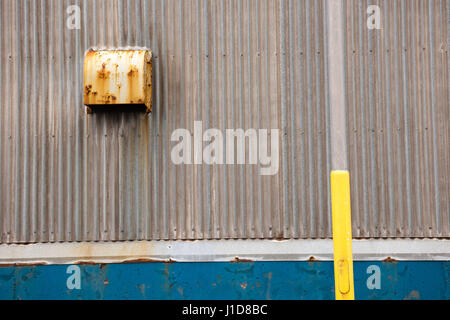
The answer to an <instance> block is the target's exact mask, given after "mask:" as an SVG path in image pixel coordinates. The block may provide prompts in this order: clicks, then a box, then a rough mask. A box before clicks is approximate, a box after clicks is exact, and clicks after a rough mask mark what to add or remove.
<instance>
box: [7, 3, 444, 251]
mask: <svg viewBox="0 0 450 320" xmlns="http://www.w3.org/2000/svg"><path fill="white" fill-rule="evenodd" d="M0 3H1V11H0V19H1V20H0V27H1V41H0V62H1V63H0V74H1V82H0V92H1V94H0V99H1V100H0V108H1V109H0V114H1V115H2V116H1V130H0V161H1V163H0V170H1V177H2V179H1V184H0V197H1V199H0V200H1V202H0V210H1V211H0V214H1V217H0V230H1V232H2V233H1V242H4V243H5V242H6V243H11V242H48V241H82V240H135V239H210V238H298V237H299V238H323V237H330V236H331V224H330V222H331V218H330V217H331V215H330V200H329V191H328V190H329V175H328V173H329V169H330V157H329V154H330V152H329V150H330V145H329V138H330V137H329V131H328V130H327V129H328V127H329V109H328V100H327V99H328V87H327V69H326V56H327V54H326V53H327V51H326V50H327V47H326V35H325V33H326V24H325V23H326V14H325V13H326V12H325V10H326V8H325V1H312V0H311V1H303V0H301V1H272V0H268V1H257V0H249V1H207V0H204V1H181V0H180V1H175V0H170V1H165V0H162V1H159V0H154V1H152V0H148V1H145V0H140V1H139V0H136V1H133V0H128V1H121V0H114V1H60V0H54V1H24V0H22V1H14V0H3V1H1V2H0ZM72 4H77V5H79V6H80V8H81V29H80V30H70V29H68V28H67V27H66V19H67V17H68V14H67V13H66V8H67V7H68V6H69V5H72ZM366 4H367V3H366V2H364V1H363V2H359V1H354V2H352V1H348V2H346V7H347V8H346V10H347V12H348V14H347V20H346V23H347V35H346V39H347V40H348V41H349V42H348V43H349V44H348V46H347V58H348V61H347V62H348V65H347V75H346V76H347V91H348V97H347V98H348V106H349V138H350V148H349V153H350V155H349V159H350V170H351V171H350V172H351V179H352V201H353V202H352V203H353V208H352V210H353V217H354V220H353V221H354V231H353V232H354V235H355V236H358V237H378V236H405V237H407V236H436V237H442V236H444V237H448V235H449V230H448V225H449V220H448V219H449V204H448V202H449V179H448V177H449V176H450V164H449V160H448V159H449V156H450V154H449V141H448V137H449V133H448V130H449V129H448V127H449V108H448V101H449V99H448V98H449V89H448V88H449V83H448V53H447V47H448V32H449V31H448V29H449V21H448V14H449V13H448V12H449V1H448V0H447V1H444V0H443V1H430V2H428V1H416V2H414V1H411V3H410V1H404V2H401V1H398V2H397V1H387V2H386V3H384V2H383V3H381V4H380V5H381V7H382V11H383V13H384V14H385V15H386V16H389V19H388V20H386V21H385V20H384V19H383V30H380V31H369V30H367V28H366V27H365V26H366V17H367V14H366V13H365V9H366V7H367V5H366ZM402 6H403V7H402ZM394 7H395V9H394ZM404 7H405V8H404ZM402 8H403V9H405V10H402ZM412 8H413V9H412ZM411 10H415V11H411ZM411 18H414V19H416V20H417V21H418V23H419V24H420V25H419V26H417V25H415V24H414V23H413V22H414V21H413V19H411ZM402 19H403V20H402ZM402 21H403V22H405V21H407V22H408V23H403V22H402ZM393 30H396V32H394V31H393ZM385 35H389V37H386V36H385ZM405 43H407V45H405ZM92 47H97V48H117V47H122V48H123V47H147V48H149V49H151V50H152V52H153V94H154V96H153V99H152V100H153V112H152V113H151V114H148V115H147V114H144V113H94V114H91V115H87V114H85V112H84V107H83V105H82V103H83V101H82V94H83V90H82V85H83V83H82V70H83V57H84V53H85V51H86V50H87V49H89V48H92ZM404 47H405V48H406V49H407V51H403V48H404ZM422 48H425V49H422ZM386 49H390V51H389V52H387V51H386ZM353 50H354V52H353ZM370 50H372V52H370ZM405 72H406V74H405ZM396 77H397V78H396ZM405 81H408V82H407V83H406V82H405ZM414 81H415V82H414ZM397 87H398V88H397ZM396 88H397V89H396ZM371 97H373V99H372V98H371ZM405 98H406V99H408V100H407V101H408V103H407V104H405V103H404V101H405ZM397 101H398V103H397ZM408 110H413V111H414V112H413V113H410V116H409V117H405V116H404V115H405V114H406V111H408ZM194 120H202V121H203V127H204V128H218V129H221V130H223V131H224V130H225V129H226V128H243V129H244V130H245V129H248V128H256V129H259V128H269V129H270V128H279V129H280V130H281V132H280V169H279V171H278V174H277V175H274V176H261V175H260V174H259V168H258V166H257V165H239V166H238V165H233V166H231V165H229V166H227V165H212V166H211V165H179V166H175V165H174V164H173V163H172V162H171V160H170V151H171V148H172V146H173V145H174V144H175V143H173V142H170V135H171V133H172V131H173V130H175V129H177V128H187V129H189V130H190V131H191V132H193V122H194ZM398 128H399V129H398ZM405 128H406V129H405ZM372 130H373V131H372ZM405 130H406V131H405ZM363 132H364V133H363ZM407 133H408V134H407ZM416 159H419V160H418V161H417V160H416ZM417 172H418V173H420V175H419V176H418V175H417ZM407 174H410V176H408V178H407ZM417 195H419V197H417ZM418 198H419V199H418ZM418 201H419V203H418ZM417 203H418V204H417ZM420 226H421V228H420Z"/></svg>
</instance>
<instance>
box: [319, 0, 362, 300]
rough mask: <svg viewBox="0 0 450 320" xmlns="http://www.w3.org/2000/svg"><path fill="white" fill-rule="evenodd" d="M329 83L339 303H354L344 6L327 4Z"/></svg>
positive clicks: (332, 0) (337, 1) (333, 0)
mask: <svg viewBox="0 0 450 320" xmlns="http://www.w3.org/2000/svg"><path fill="white" fill-rule="evenodd" d="M326 3H327V31H328V34H327V42H328V74H329V77H328V81H329V88H330V120H331V121H330V132H331V177H330V179H331V180H330V182H331V210H332V223H333V253H334V279H335V281H334V282H335V293H336V299H337V300H353V299H354V298H355V293H354V285H353V259H352V229H351V226H352V224H351V214H350V178H349V172H348V160H347V108H346V104H345V76H344V71H345V70H344V66H345V59H344V36H343V34H344V30H345V26H344V23H343V16H344V6H343V1H342V0H328V1H327V2H326Z"/></svg>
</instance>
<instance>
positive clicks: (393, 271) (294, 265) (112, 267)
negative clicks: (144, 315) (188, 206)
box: [0, 261, 450, 300]
mask: <svg viewBox="0 0 450 320" xmlns="http://www.w3.org/2000/svg"><path fill="white" fill-rule="evenodd" d="M374 265H375V266H378V267H379V272H380V282H379V284H380V289H376V288H374V289H372V290H371V289H368V286H367V279H368V278H369V277H371V276H373V272H370V270H372V269H373V270H378V269H377V268H376V267H375V268H374V267H372V268H369V267H370V266H374ZM69 267H70V266H68V265H48V266H44V265H37V266H14V267H0V298H1V299H233V300H235V299H236V300H238V299H334V282H333V263H332V262H331V261H326V262H320V261H311V262H306V261H300V262H299V261H296V262H294V261H292V262H239V263H228V262H205V263H125V264H97V265H77V267H76V268H75V269H76V270H79V271H80V272H79V275H80V285H81V287H80V289H68V286H67V282H68V278H69V277H72V278H71V279H69V282H70V283H74V282H71V281H70V280H73V276H74V275H75V274H74V273H72V272H70V273H67V270H68V268H69ZM78 267H79V269H78ZM354 268H355V270H354V274H355V291H356V299H446V300H448V299H449V298H450V289H449V288H450V282H449V281H450V266H449V262H448V261H420V262H419V261H407V262H380V261H368V262H361V261H356V262H355V263H354ZM368 270H369V273H368ZM369 282H370V283H372V284H374V283H375V282H371V281H369Z"/></svg>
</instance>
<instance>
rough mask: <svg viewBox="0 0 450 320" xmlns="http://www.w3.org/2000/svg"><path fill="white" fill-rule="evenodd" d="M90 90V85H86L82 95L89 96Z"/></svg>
mask: <svg viewBox="0 0 450 320" xmlns="http://www.w3.org/2000/svg"><path fill="white" fill-rule="evenodd" d="M91 90H92V84H88V85H86V86H85V87H84V94H85V95H89V93H91Z"/></svg>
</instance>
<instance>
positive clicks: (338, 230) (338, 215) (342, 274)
mask: <svg viewBox="0 0 450 320" xmlns="http://www.w3.org/2000/svg"><path fill="white" fill-rule="evenodd" d="M331 210H332V221H333V252H334V285H335V294H336V300H354V299H355V291H354V285H353V258H352V223H351V213H350V177H349V173H348V171H347V170H334V171H331Z"/></svg>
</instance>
